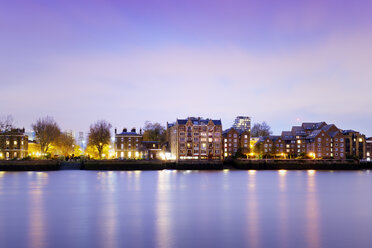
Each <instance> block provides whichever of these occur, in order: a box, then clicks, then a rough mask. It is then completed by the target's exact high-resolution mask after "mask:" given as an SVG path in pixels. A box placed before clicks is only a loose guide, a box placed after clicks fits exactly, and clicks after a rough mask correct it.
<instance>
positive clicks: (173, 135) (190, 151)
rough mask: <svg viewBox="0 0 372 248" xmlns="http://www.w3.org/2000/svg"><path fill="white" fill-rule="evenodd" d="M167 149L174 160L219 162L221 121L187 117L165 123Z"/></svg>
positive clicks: (220, 154)
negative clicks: (210, 160)
mask: <svg viewBox="0 0 372 248" xmlns="http://www.w3.org/2000/svg"><path fill="white" fill-rule="evenodd" d="M167 138H168V149H170V153H171V156H172V157H173V158H175V159H176V160H205V159H213V160H221V159H222V158H223V154H222V123H221V120H212V119H202V118H200V117H199V118H195V117H189V118H187V119H177V121H176V122H174V123H171V124H169V123H167Z"/></svg>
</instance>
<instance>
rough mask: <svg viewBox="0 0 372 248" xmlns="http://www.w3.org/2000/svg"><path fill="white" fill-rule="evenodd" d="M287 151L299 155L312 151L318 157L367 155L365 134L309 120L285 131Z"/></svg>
mask: <svg viewBox="0 0 372 248" xmlns="http://www.w3.org/2000/svg"><path fill="white" fill-rule="evenodd" d="M281 136H282V138H283V140H284V141H285V144H286V149H285V153H286V155H288V156H289V157H298V156H301V155H304V154H309V153H311V154H312V155H313V156H314V157H316V158H334V159H346V158H351V157H357V158H360V159H363V158H365V157H366V145H365V144H366V143H365V136H364V135H362V134H360V133H359V132H356V131H353V130H341V129H339V128H337V127H336V126H335V125H334V124H327V123H326V122H307V123H303V124H302V125H301V126H294V127H292V129H291V131H283V132H282V135H281Z"/></svg>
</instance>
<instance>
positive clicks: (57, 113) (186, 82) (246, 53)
mask: <svg viewBox="0 0 372 248" xmlns="http://www.w3.org/2000/svg"><path fill="white" fill-rule="evenodd" d="M371 12H372V1H370V0H353V1H350V0H347V1H346V0H313V1H301V0H281V1H268V0H258V1H249V0H244V1H240V0H213V1H212V0H204V1H203V0H198V1H194V0H188V1H174V0H172V1H171V0H168V1H158V0H152V1H141V0H133V1H132V0H131V1H125V0H121V1H113V0H112V1H106V0H89V1H78V0H63V1H58V0H55V1H50V0H33V1H26V0H0V89H1V91H0V92H1V93H0V94H1V96H0V116H5V115H9V114H10V115H12V116H13V119H14V121H15V124H16V125H17V126H19V127H25V128H26V129H30V128H31V124H32V123H34V122H35V121H36V120H37V119H38V118H40V117H44V116H52V117H53V118H54V119H55V120H56V121H57V122H58V123H59V125H60V126H61V128H62V129H63V130H74V131H76V132H78V131H88V129H89V125H90V124H92V123H94V122H95V121H97V120H101V119H104V120H107V121H109V122H110V123H111V124H112V126H113V127H117V128H118V129H122V128H124V127H126V128H132V127H137V128H140V127H143V125H144V123H145V121H152V122H159V123H162V124H163V125H165V124H166V122H167V121H169V122H173V121H175V120H176V119H177V118H185V117H188V116H202V117H205V118H214V119H222V123H223V127H224V128H229V127H230V126H231V124H232V123H233V121H234V118H235V117H236V116H238V115H246V116H251V117H252V122H253V123H256V122H262V121H266V122H267V123H268V124H269V125H270V126H271V127H272V130H273V131H274V134H280V132H281V131H282V130H289V129H290V127H291V126H293V125H299V124H300V123H301V122H311V121H326V122H327V123H335V124H336V125H337V126H338V127H339V128H342V129H354V130H358V131H360V132H362V133H364V134H366V135H367V136H372V97H371V92H372V15H371V14H370V13H371Z"/></svg>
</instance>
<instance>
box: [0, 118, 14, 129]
mask: <svg viewBox="0 0 372 248" xmlns="http://www.w3.org/2000/svg"><path fill="white" fill-rule="evenodd" d="M13 127H14V124H13V117H12V116H11V115H7V116H6V117H1V118H0V131H2V132H7V131H10V130H11V129H12V128H13Z"/></svg>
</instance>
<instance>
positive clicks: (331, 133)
mask: <svg viewBox="0 0 372 248" xmlns="http://www.w3.org/2000/svg"><path fill="white" fill-rule="evenodd" d="M338 133H340V132H339V131H335V132H329V133H328V134H329V136H331V138H333V137H335V136H336V135H337V134H338Z"/></svg>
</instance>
